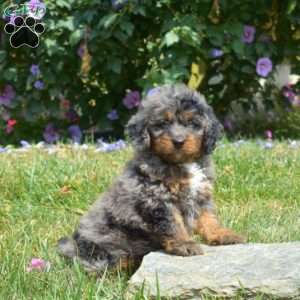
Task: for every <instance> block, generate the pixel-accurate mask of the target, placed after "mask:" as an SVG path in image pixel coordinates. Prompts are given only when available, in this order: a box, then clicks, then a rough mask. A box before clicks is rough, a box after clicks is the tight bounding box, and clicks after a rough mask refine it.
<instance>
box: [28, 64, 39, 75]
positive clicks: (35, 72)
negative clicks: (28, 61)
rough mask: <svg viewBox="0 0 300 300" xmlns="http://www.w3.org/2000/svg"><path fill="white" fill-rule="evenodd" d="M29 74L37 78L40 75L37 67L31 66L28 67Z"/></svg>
mask: <svg viewBox="0 0 300 300" xmlns="http://www.w3.org/2000/svg"><path fill="white" fill-rule="evenodd" d="M30 72H31V74H32V75H33V76H38V75H40V73H41V72H40V67H39V65H31V67H30Z"/></svg>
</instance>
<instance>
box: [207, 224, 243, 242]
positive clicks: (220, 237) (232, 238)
mask: <svg viewBox="0 0 300 300" xmlns="http://www.w3.org/2000/svg"><path fill="white" fill-rule="evenodd" d="M246 241H247V239H246V238H245V237H244V236H242V235H239V234H237V233H235V232H233V231H232V230H230V229H227V228H220V229H219V230H217V231H216V232H215V233H214V234H212V235H211V236H210V237H209V239H208V240H207V242H208V244H209V245H230V244H243V243H246Z"/></svg>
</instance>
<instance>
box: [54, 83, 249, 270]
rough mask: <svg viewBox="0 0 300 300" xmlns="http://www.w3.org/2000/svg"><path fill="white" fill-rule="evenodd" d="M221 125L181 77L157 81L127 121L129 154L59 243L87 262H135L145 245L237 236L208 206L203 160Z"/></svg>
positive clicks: (177, 247)
mask: <svg viewBox="0 0 300 300" xmlns="http://www.w3.org/2000/svg"><path fill="white" fill-rule="evenodd" d="M221 128H222V127H221V125H220V124H219V122H218V121H217V119H216V117H215V115H214V113H213V110H212V109H211V107H210V106H208V105H207V103H206V102H205V99H204V97H203V96H202V95H200V94H199V93H197V92H195V91H192V90H190V89H189V88H187V87H186V86H185V85H166V86H162V87H159V88H156V89H155V90H154V91H153V92H152V93H150V95H147V96H146V97H145V99H143V101H142V104H141V106H140V107H139V110H138V112H137V113H136V114H135V115H134V116H133V117H132V118H131V120H130V121H129V123H128V125H127V133H128V135H129V137H130V138H131V139H132V141H133V144H134V147H135V155H134V158H133V159H132V160H131V161H129V162H128V163H127V165H126V167H125V169H124V171H123V173H122V174H121V175H120V176H119V177H118V178H117V179H116V180H115V182H114V184H113V185H112V186H111V188H110V189H109V190H108V191H107V192H106V193H105V194H103V195H102V196H101V198H100V199H99V200H97V201H96V202H95V204H94V205H93V206H92V207H91V209H90V210H89V212H88V213H87V214H86V215H85V216H83V217H82V219H81V220H80V224H79V227H78V228H77V230H76V231H75V232H74V234H73V235H72V237H69V238H63V239H61V240H60V241H59V245H58V248H59V251H60V253H62V254H63V255H65V256H67V257H70V258H77V259H78V260H79V261H80V262H81V263H82V264H83V265H84V266H85V268H86V269H87V270H89V271H101V270H103V269H104V268H106V267H112V266H121V267H125V268H127V267H129V266H132V265H133V266H134V265H136V264H138V263H139V262H140V260H141V259H142V257H143V256H144V255H145V254H147V253H149V252H150V251H156V250H163V251H165V252H167V253H170V254H174V255H181V256H190V255H199V254H202V250H201V247H200V246H199V245H198V244H197V243H195V242H194V241H193V239H192V236H193V234H200V235H201V236H202V238H203V239H204V240H205V241H206V242H207V243H208V244H214V245H218V244H232V243H240V242H244V238H243V237H241V236H240V235H238V234H235V233H234V232H232V231H231V230H229V229H226V228H223V227H222V226H221V225H220V223H219V221H218V219H217V217H216V215H215V212H214V204H213V199H212V184H213V168H212V162H211V160H210V154H211V153H212V151H213V149H214V147H215V144H216V141H217V139H218V138H219V136H220V132H221Z"/></svg>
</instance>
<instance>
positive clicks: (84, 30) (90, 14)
mask: <svg viewBox="0 0 300 300" xmlns="http://www.w3.org/2000/svg"><path fill="white" fill-rule="evenodd" d="M37 2H38V3H40V1H38V0H31V1H30V3H31V5H35V3H37ZM9 4H11V1H4V2H2V4H1V9H2V11H4V9H5V8H6V7H7V6H8V5H9ZM44 4H45V5H46V7H47V13H46V15H45V16H44V17H43V19H42V21H43V22H44V23H45V28H46V31H45V32H44V33H43V35H41V37H40V44H39V46H38V47H37V48H35V49H31V48H29V47H24V46H23V47H20V48H18V49H14V48H12V47H11V45H10V43H9V35H7V34H6V33H5V32H4V31H3V30H2V31H1V33H0V34H1V37H0V39H1V42H0V67H1V70H2V72H1V73H0V144H7V143H14V142H19V141H20V140H22V139H26V140H40V139H42V138H43V139H45V140H46V141H47V142H48V143H54V142H56V141H58V140H60V139H65V138H69V139H71V140H73V141H76V142H78V141H81V140H82V138H83V134H85V136H87V137H88V136H94V135H96V137H97V136H98V137H102V136H104V135H105V134H107V133H108V135H110V136H115V137H122V132H123V127H124V125H125V123H126V122H127V120H128V118H129V117H130V115H131V114H132V113H134V111H135V110H136V108H137V107H138V106H139V104H140V100H141V97H142V95H143V94H145V93H147V92H155V89H154V90H153V88H154V87H155V86H157V85H160V84H164V83H171V82H186V83H189V85H190V86H191V87H192V88H197V89H198V90H200V91H201V92H202V93H203V94H205V95H206V97H207V99H208V101H209V102H210V103H211V104H212V105H213V106H214V108H215V110H216V112H217V114H218V115H219V117H220V118H221V119H222V118H223V119H224V122H225V123H226V122H227V123H228V120H226V118H225V115H226V113H227V112H228V110H229V109H230V104H231V103H232V102H234V101H237V102H239V103H241V105H242V106H243V107H244V109H249V108H250V107H251V106H253V105H254V104H255V101H253V95H254V92H257V91H261V93H262V94H263V97H264V101H265V103H266V105H269V104H268V103H271V101H269V99H270V95H271V94H272V93H273V92H272V91H273V90H274V89H273V88H271V87H267V88H266V87H262V85H261V84H260V80H261V79H268V78H270V77H272V76H273V73H274V69H275V66H276V65H278V64H279V63H281V62H282V61H284V60H287V59H288V60H289V61H290V62H291V64H292V68H293V72H294V73H298V74H299V69H300V61H299V53H300V52H299V51H300V18H299V16H300V3H299V1H297V0H289V1H279V0H272V1H271V0H269V1H256V2H255V4H254V3H253V1H251V0H244V1H240V0H239V1H238V0H231V1H229V0H222V1H220V0H195V1H177V0H156V1H154V0H147V1H143V0H128V1H125V0H111V1H110V0H102V1H98V0H76V1H75V0H69V1H65V0H47V1H46V0H45V2H44ZM11 19H13V17H12V18H11ZM11 21H12V20H8V19H7V18H5V19H3V20H2V21H1V23H2V24H1V27H2V28H3V27H4V25H5V23H6V22H11ZM192 65H193V70H194V71H192ZM193 76H194V77H193ZM287 92H288V91H287ZM280 93H281V91H280ZM224 125H225V124H224ZM266 129H268V128H264V130H266Z"/></svg>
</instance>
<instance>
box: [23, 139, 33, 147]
mask: <svg viewBox="0 0 300 300" xmlns="http://www.w3.org/2000/svg"><path fill="white" fill-rule="evenodd" d="M20 144H21V146H22V148H30V147H31V145H30V144H29V143H28V142H27V141H24V140H22V141H20Z"/></svg>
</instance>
